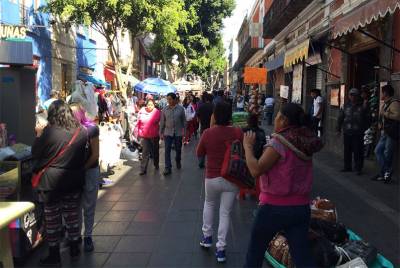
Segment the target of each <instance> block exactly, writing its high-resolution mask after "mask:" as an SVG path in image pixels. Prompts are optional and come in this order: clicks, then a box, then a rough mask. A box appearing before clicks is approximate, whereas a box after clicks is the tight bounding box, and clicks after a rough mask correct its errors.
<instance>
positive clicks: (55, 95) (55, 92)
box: [43, 90, 59, 111]
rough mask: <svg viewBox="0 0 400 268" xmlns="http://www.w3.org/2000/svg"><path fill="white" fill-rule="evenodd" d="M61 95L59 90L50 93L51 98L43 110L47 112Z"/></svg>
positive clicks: (45, 103)
mask: <svg viewBox="0 0 400 268" xmlns="http://www.w3.org/2000/svg"><path fill="white" fill-rule="evenodd" d="M58 98H59V95H58V91H57V90H52V91H50V98H49V99H48V100H46V101H45V102H44V103H43V108H44V109H45V110H46V111H47V110H48V109H49V107H50V105H51V104H52V103H53V101H56V100H58Z"/></svg>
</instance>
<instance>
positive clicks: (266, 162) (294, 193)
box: [243, 103, 322, 268]
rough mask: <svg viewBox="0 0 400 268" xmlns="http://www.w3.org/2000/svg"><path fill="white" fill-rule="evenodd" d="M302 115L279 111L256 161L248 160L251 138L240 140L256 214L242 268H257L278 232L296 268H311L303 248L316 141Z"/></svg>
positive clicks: (288, 108)
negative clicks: (254, 185) (255, 183)
mask: <svg viewBox="0 0 400 268" xmlns="http://www.w3.org/2000/svg"><path fill="white" fill-rule="evenodd" d="M304 118H305V116H304V111H303V109H302V108H301V107H300V106H299V105H297V104H293V103H289V104H285V105H283V106H282V108H281V110H280V112H279V113H278V115H277V117H276V118H275V133H274V134H272V139H271V141H270V143H269V144H268V145H267V146H266V149H265V150H264V153H263V155H262V156H261V158H260V159H259V160H257V159H256V158H255V157H254V154H253V145H254V143H255V134H254V133H252V132H247V133H246V134H245V137H244V141H243V144H244V149H245V152H246V162H247V165H248V167H249V170H250V172H251V174H252V175H253V176H254V177H258V176H261V177H260V184H261V193H260V205H261V206H260V208H259V210H258V213H257V215H256V218H255V220H254V224H253V228H252V233H251V239H250V243H249V247H248V250H247V257H246V265H245V267H262V263H263V259H264V253H265V251H266V249H267V246H268V244H269V242H270V241H271V240H272V238H273V237H274V236H275V234H276V233H277V232H279V231H284V232H285V236H286V237H287V239H288V242H289V247H290V255H291V256H292V258H293V261H294V263H295V265H296V267H298V268H300V267H315V265H313V260H312V258H311V254H310V250H309V246H308V229H309V222H310V205H309V204H310V193H311V188H312V181H313V177H312V155H313V154H314V153H315V152H318V151H319V150H320V149H321V148H322V143H321V140H320V139H319V138H318V137H316V136H315V134H314V133H313V132H312V131H311V129H308V128H307V127H305V122H304V121H305V120H304Z"/></svg>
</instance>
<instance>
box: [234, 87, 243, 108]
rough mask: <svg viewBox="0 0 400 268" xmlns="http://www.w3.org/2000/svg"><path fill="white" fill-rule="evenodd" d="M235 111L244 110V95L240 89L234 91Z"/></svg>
mask: <svg viewBox="0 0 400 268" xmlns="http://www.w3.org/2000/svg"><path fill="white" fill-rule="evenodd" d="M236 111H237V112H243V111H244V96H243V95H242V92H241V91H237V93H236Z"/></svg>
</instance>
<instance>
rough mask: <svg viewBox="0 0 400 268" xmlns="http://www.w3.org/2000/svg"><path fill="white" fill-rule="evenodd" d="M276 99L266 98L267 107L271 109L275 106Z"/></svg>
mask: <svg viewBox="0 0 400 268" xmlns="http://www.w3.org/2000/svg"><path fill="white" fill-rule="evenodd" d="M274 103H275V99H274V98H266V99H265V106H267V107H271V106H274Z"/></svg>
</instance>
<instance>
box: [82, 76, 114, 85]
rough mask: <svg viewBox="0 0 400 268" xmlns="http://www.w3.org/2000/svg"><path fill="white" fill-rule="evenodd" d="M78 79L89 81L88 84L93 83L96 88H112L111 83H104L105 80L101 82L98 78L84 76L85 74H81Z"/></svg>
mask: <svg viewBox="0 0 400 268" xmlns="http://www.w3.org/2000/svg"><path fill="white" fill-rule="evenodd" d="M78 79H82V80H85V81H88V82H90V83H92V84H93V85H95V86H99V85H100V86H105V87H107V88H110V87H111V85H110V83H107V82H105V81H103V80H101V79H99V78H96V77H94V76H91V75H88V74H84V73H79V74H78Z"/></svg>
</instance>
